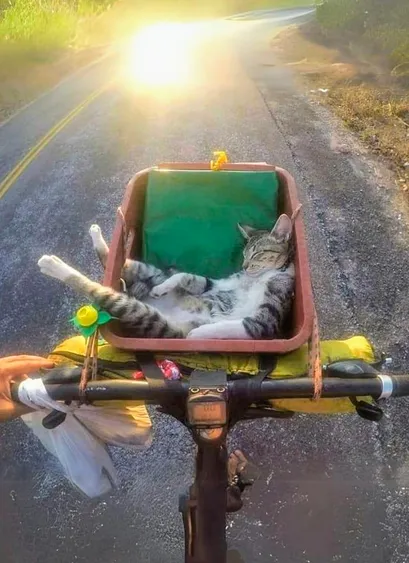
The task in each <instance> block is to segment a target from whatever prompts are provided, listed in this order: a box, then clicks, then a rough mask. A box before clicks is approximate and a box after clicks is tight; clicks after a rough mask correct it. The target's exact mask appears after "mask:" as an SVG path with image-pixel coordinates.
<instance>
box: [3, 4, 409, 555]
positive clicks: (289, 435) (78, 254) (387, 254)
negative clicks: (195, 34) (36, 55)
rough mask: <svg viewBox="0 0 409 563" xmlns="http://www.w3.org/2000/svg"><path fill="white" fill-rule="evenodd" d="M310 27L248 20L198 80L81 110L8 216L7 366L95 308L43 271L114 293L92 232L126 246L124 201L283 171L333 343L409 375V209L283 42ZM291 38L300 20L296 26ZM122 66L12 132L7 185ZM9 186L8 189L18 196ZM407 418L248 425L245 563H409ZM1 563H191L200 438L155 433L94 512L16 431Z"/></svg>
mask: <svg viewBox="0 0 409 563" xmlns="http://www.w3.org/2000/svg"><path fill="white" fill-rule="evenodd" d="M294 15H297V16H299V15H301V12H294V11H292V12H280V13H278V14H271V13H270V14H267V15H265V16H264V17H263V18H261V19H255V20H251V19H244V18H243V19H242V20H241V21H231V22H229V25H228V27H227V28H226V29H225V30H224V32H223V33H222V34H221V35H217V37H216V38H214V39H213V40H209V39H206V41H207V42H206V43H205V44H204V48H203V49H201V50H200V53H198V54H197V57H198V58H197V61H196V62H197V65H196V71H197V72H196V78H195V80H194V81H193V82H192V84H190V85H189V86H186V87H185V88H183V89H179V90H178V89H177V88H176V89H165V90H162V91H161V93H159V92H158V91H157V92H154V93H148V92H146V91H144V90H138V89H137V88H132V87H130V85H129V84H128V82H127V81H126V80H122V81H118V80H116V81H114V84H113V85H111V86H109V88H108V89H107V90H106V91H105V92H104V93H102V94H101V95H100V96H99V97H98V99H97V100H95V101H94V102H93V103H91V104H89V105H88V106H87V107H86V108H85V109H83V110H82V112H81V114H80V115H79V116H78V117H76V118H75V119H73V120H72V121H71V122H70V123H69V124H68V125H67V126H66V127H65V128H64V129H63V130H62V131H61V132H60V133H59V134H58V135H57V136H55V138H53V139H52V141H51V142H50V143H49V144H48V145H47V146H46V147H45V148H44V150H43V151H41V153H40V154H39V155H38V156H37V158H35V159H34V160H33V162H31V163H30V164H29V166H28V167H27V168H26V169H25V171H24V172H23V173H22V174H21V175H20V176H19V177H18V179H17V181H16V182H15V183H14V184H13V185H12V187H10V189H9V190H8V191H7V193H6V194H5V195H4V197H3V198H2V199H1V200H0V264H1V273H0V280H1V290H0V310H1V316H0V337H1V354H2V355H4V354H6V353H13V352H14V353H15V352H37V353H38V352H42V353H45V352H46V351H48V350H50V348H51V347H52V346H53V345H54V344H55V343H57V342H58V341H59V340H61V339H62V338H63V337H65V336H67V335H69V334H70V331H71V328H70V326H69V324H68V319H69V318H70V315H71V314H72V312H73V311H74V310H75V309H76V307H77V306H78V305H79V304H80V301H79V300H78V298H77V297H76V296H75V295H74V294H73V293H72V292H71V291H70V290H68V289H65V288H64V287H62V285H60V284H59V283H58V282H55V281H53V280H50V279H48V278H43V277H41V275H40V274H39V271H38V268H37V266H36V263H37V260H38V258H39V257H40V256H41V255H42V254H44V253H47V254H49V253H54V254H57V255H58V256H60V257H61V258H63V259H65V260H67V261H68V262H70V263H72V264H73V265H74V266H76V267H78V268H79V269H81V270H82V271H83V272H85V273H87V274H89V275H91V276H94V277H95V278H96V279H98V278H99V277H100V276H101V272H100V269H99V266H98V263H97V260H96V259H95V257H94V255H93V252H92V250H91V248H90V242H89V239H88V235H87V231H88V228H89V226H90V225H91V224H92V223H94V222H98V223H99V224H100V225H101V226H102V228H103V230H104V232H105V233H106V234H107V236H108V237H109V236H110V235H111V233H112V229H113V223H114V210H115V209H116V207H117V206H118V204H119V203H120V201H121V198H122V193H123V188H124V185H125V183H126V182H127V180H128V179H129V178H130V176H131V175H132V174H133V173H134V172H135V171H137V170H139V169H142V168H144V167H146V166H149V165H152V164H155V163H157V162H159V161H161V160H203V159H204V160H208V159H209V157H210V155H211V152H212V151H213V150H216V149H220V148H222V149H226V150H227V151H228V153H229V155H230V158H231V159H232V160H238V161H243V160H249V161H251V160H253V161H264V160H265V161H267V162H273V163H278V164H280V165H281V166H283V167H285V168H287V169H288V170H290V171H291V172H292V173H293V174H294V175H295V177H296V179H297V182H298V185H299V190H300V197H301V199H302V201H303V203H304V217H305V221H306V224H307V231H308V240H309V245H310V258H311V267H312V271H313V278H314V289H315V294H316V298H317V305H318V312H319V317H320V322H321V328H322V333H323V336H324V337H326V338H343V337H346V336H349V335H352V334H360V333H363V334H366V335H367V336H368V337H369V338H370V339H371V340H372V341H373V342H374V343H375V344H376V346H377V348H378V349H379V350H383V349H384V350H387V351H389V352H390V353H391V354H392V355H393V358H394V368H395V369H396V370H397V371H400V370H401V371H402V370H405V369H408V368H409V361H408V352H407V349H408V342H409V325H408V319H409V294H408V284H407V275H408V272H409V254H408V229H407V213H406V207H405V203H404V202H403V201H402V200H401V199H400V196H399V194H398V193H397V190H396V188H395V186H394V184H393V181H392V179H391V177H390V175H389V174H388V171H387V168H386V166H385V165H384V163H382V162H380V161H377V160H374V159H373V158H371V156H370V155H369V154H367V153H366V151H365V150H364V149H363V148H362V147H360V146H359V144H358V143H357V142H356V141H355V140H354V139H353V138H352V137H351V136H350V134H349V133H347V132H345V131H344V130H343V128H342V127H341V126H340V125H339V124H338V123H337V122H336V120H334V119H333V118H332V117H331V115H330V114H329V113H328V112H327V111H326V110H325V109H324V108H322V107H320V106H318V105H316V104H314V103H313V102H311V101H310V100H309V99H308V96H307V95H306V91H305V88H304V87H303V86H301V85H300V84H299V83H298V82H297V81H296V79H295V77H294V75H293V74H292V71H291V70H290V69H289V68H288V67H287V68H286V67H283V66H282V65H280V63H279V62H278V61H276V60H274V59H273V56H272V54H271V53H270V52H269V48H268V39H269V38H270V37H271V36H272V35H273V34H274V33H275V32H276V31H278V30H279V29H280V27H281V26H283V25H285V24H286V23H288V22H286V17H293V16H294ZM289 21H291V23H293V22H294V20H289ZM118 60H119V59H118V57H115V56H114V57H110V58H108V59H106V60H105V61H103V62H102V63H100V64H99V65H96V66H94V67H92V68H89V69H87V70H84V71H83V72H80V73H79V74H77V75H76V76H75V77H73V78H72V79H69V80H67V81H65V82H64V83H63V84H61V85H60V86H58V87H57V88H56V89H54V90H53V91H52V92H50V93H48V94H46V95H45V96H43V97H42V98H41V99H39V100H38V101H36V102H35V103H34V104H32V105H31V106H30V107H28V108H27V109H25V110H24V111H23V112H21V113H20V114H19V115H17V116H16V117H15V118H13V119H12V120H11V121H9V122H8V123H7V124H5V125H4V126H3V127H1V128H0V178H2V177H5V176H6V175H7V174H8V173H9V172H10V170H12V169H13V167H14V166H16V164H17V163H18V162H19V161H20V160H21V159H22V158H23V157H24V155H25V154H26V153H27V152H28V151H29V150H30V148H31V147H33V146H34V145H35V144H36V143H37V142H38V140H39V139H40V138H42V137H43V136H44V135H45V134H46V133H47V132H48V131H49V130H50V128H52V127H53V126H54V125H55V124H56V123H57V122H58V121H59V120H61V119H62V118H63V117H64V116H65V115H67V114H68V113H69V112H70V111H71V110H72V109H73V108H74V107H75V106H77V104H79V103H81V101H82V100H83V99H85V98H86V97H87V96H89V95H90V94H92V92H93V91H95V90H96V89H98V88H100V87H103V86H104V85H105V84H106V83H107V81H108V80H110V79H111V78H112V77H113V76H115V75H116V73H117V68H118V65H119V62H118ZM0 181H1V180H0ZM408 407H409V405H408V403H407V402H406V401H403V400H402V401H399V402H398V401H397V402H395V403H394V404H391V405H390V406H389V407H388V409H387V411H386V417H385V418H384V420H383V421H382V423H381V424H379V425H374V424H371V423H369V422H364V421H362V420H360V419H358V418H357V417H347V418H345V417H338V416H335V417H332V418H324V417H322V418H320V417H317V418H313V417H308V416H300V417H297V418H294V419H293V420H290V421H277V422H275V421H265V422H253V423H246V424H242V425H241V426H239V427H237V428H236V429H235V431H234V432H233V434H232V440H231V442H232V446H236V445H240V446H241V447H243V448H244V449H245V451H246V452H247V453H248V454H249V456H250V457H251V459H252V460H253V461H254V462H255V463H256V464H258V466H259V467H260V470H261V476H260V479H259V480H258V481H257V483H256V484H255V485H254V487H253V488H252V490H251V492H250V493H249V494H248V496H247V499H246V507H245V510H243V511H242V512H240V513H239V514H237V515H235V516H234V517H233V518H232V519H231V520H230V521H229V526H228V538H229V547H230V549H231V551H232V553H231V554H230V558H231V561H239V560H241V561H242V562H246V563H266V562H271V563H276V562H280V563H330V562H345V563H353V562H359V563H369V562H371V563H385V562H388V563H389V562H390V563H405V562H407V561H408V560H409V544H408V542H409V534H408V524H407V523H408V521H409V510H408V504H409V503H408V501H409V495H408V491H409V453H408V452H409V438H408V432H407V428H408V418H409V408H408ZM0 444H1V446H0V507H1V511H0V524H1V525H0V560H1V561H2V563H54V562H55V561H59V563H96V562H98V563H131V562H136V561H137V562H140V563H142V562H143V563H162V562H165V561H166V563H180V562H181V561H182V528H181V522H180V518H179V515H178V513H177V498H178V494H179V492H181V491H183V490H184V489H185V488H186V486H187V485H188V484H189V482H190V479H191V474H192V469H193V467H192V460H193V458H192V454H193V447H192V445H191V442H190V441H189V439H188V435H187V432H186V431H185V430H184V429H183V428H180V427H179V426H178V425H177V424H176V423H173V422H172V421H170V420H169V419H167V418H165V417H162V418H160V417H159V418H157V419H156V431H155V440H154V444H153V446H152V447H151V448H150V449H149V450H148V451H146V452H144V453H142V454H132V453H129V452H126V451H120V450H115V451H114V457H115V462H116V464H117V466H118V468H119V471H120V475H121V477H122V485H121V488H120V489H119V490H118V491H116V492H114V493H113V494H112V495H110V496H108V497H107V498H104V499H102V500H94V501H90V500H87V499H83V498H81V497H80V496H79V495H78V494H77V493H76V492H75V491H74V490H73V489H72V488H71V487H70V486H69V485H67V483H66V482H65V480H64V479H63V478H62V477H61V475H60V473H59V468H58V465H57V464H56V462H55V461H54V460H53V459H51V458H50V456H49V455H48V454H47V453H46V452H45V451H44V450H43V449H42V448H41V447H40V445H39V443H38V442H37V441H36V440H35V439H34V438H33V437H32V436H31V435H30V434H29V433H28V431H27V430H26V428H25V427H24V425H23V424H22V423H21V422H20V421H15V422H13V423H10V424H7V425H4V426H3V427H2V428H1V429H0Z"/></svg>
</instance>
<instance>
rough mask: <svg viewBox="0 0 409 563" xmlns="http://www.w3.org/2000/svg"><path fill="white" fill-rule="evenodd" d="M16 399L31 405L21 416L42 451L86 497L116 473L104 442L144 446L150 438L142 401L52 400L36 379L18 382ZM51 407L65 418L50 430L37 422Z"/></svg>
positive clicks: (106, 484) (105, 485) (108, 486)
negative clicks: (135, 403) (109, 403)
mask: <svg viewBox="0 0 409 563" xmlns="http://www.w3.org/2000/svg"><path fill="white" fill-rule="evenodd" d="M19 400H20V401H21V402H22V403H24V404H26V405H28V406H29V407H31V408H33V409H36V412H33V413H30V414H27V415H24V416H23V417H22V419H23V420H24V422H25V423H26V424H27V426H28V427H29V428H31V430H32V431H33V432H34V434H35V435H36V436H37V437H38V438H39V440H40V441H41V442H42V444H43V445H44V446H45V447H46V448H47V450H48V451H49V452H50V453H51V454H53V455H54V456H55V457H57V458H58V459H59V461H60V462H61V464H62V466H63V469H64V472H65V474H66V476H67V478H68V479H69V480H70V481H71V482H72V483H73V484H74V485H75V486H76V487H78V488H79V489H80V490H81V491H83V492H84V493H85V494H86V495H87V496H89V497H96V496H99V495H102V494H104V493H106V492H108V491H109V490H110V489H111V488H112V486H114V485H116V484H117V474H116V471H115V468H114V466H113V464H112V460H111V458H110V456H109V454H108V452H107V450H106V447H105V444H112V445H116V446H125V447H131V448H138V449H140V448H145V447H147V446H148V445H150V443H151V423H150V419H149V416H148V414H147V412H146V408H145V406H144V405H140V406H136V407H129V406H125V407H123V406H122V408H118V407H117V406H100V407H97V406H92V405H81V406H79V405H77V404H71V405H66V404H65V403H60V402H57V401H54V400H52V399H51V398H50V397H49V395H48V393H47V391H46V389H45V386H44V384H43V382H42V380H41V379H27V380H25V381H24V382H23V383H22V384H21V385H20V387H19ZM52 410H59V411H61V412H65V413H66V418H65V420H64V422H62V423H61V424H60V425H59V426H57V427H56V428H54V429H52V430H48V429H46V428H44V426H43V424H42V421H43V418H44V417H45V416H47V415H48V414H49V413H50V412H51V411H52Z"/></svg>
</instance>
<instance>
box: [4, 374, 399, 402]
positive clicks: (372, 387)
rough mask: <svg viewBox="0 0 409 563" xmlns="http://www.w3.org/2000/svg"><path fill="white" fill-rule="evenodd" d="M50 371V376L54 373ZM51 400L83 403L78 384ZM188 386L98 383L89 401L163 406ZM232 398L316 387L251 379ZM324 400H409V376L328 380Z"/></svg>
mask: <svg viewBox="0 0 409 563" xmlns="http://www.w3.org/2000/svg"><path fill="white" fill-rule="evenodd" d="M57 369H58V368H56V370H50V372H49V374H52V372H53V371H57ZM375 373H376V372H375ZM46 389H47V392H48V394H49V395H50V397H51V398H52V399H54V400H57V401H76V400H79V399H80V392H79V388H78V383H52V384H48V383H46ZM188 393H189V384H188V383H187V382H183V381H168V380H164V381H163V383H159V384H155V386H154V387H151V386H150V385H149V383H148V382H147V381H133V380H99V381H90V382H89V383H88V385H87V388H86V397H87V400H89V401H90V402H93V401H113V400H142V401H146V402H149V403H154V404H161V403H164V402H167V403H169V402H171V401H173V400H180V399H186V398H187V396H188ZM228 394H229V397H230V398H236V399H239V400H243V401H250V402H253V401H254V402H255V401H265V400H271V399H294V398H312V397H313V395H314V383H313V381H312V379H310V378H306V377H303V378H291V379H288V378H287V379H266V380H264V381H263V382H261V383H260V384H259V385H257V386H255V385H254V382H253V381H252V378H251V377H248V378H245V379H238V380H234V381H229V382H228ZM321 396H322V397H323V398H336V397H338V398H339V397H363V396H372V397H373V398H374V399H379V398H388V397H391V396H393V397H403V396H409V376H389V375H383V374H376V375H371V376H370V377H358V378H357V377H354V378H352V377H345V378H340V377H325V378H324V379H323V388H322V395H321ZM12 397H13V400H15V401H18V385H17V384H15V385H13V386H12Z"/></svg>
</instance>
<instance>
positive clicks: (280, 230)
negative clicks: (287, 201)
mask: <svg viewBox="0 0 409 563" xmlns="http://www.w3.org/2000/svg"><path fill="white" fill-rule="evenodd" d="M292 232H293V224H292V222H291V219H290V218H289V216H288V215H280V217H279V218H278V219H277V222H276V224H275V225H274V228H273V230H272V231H271V234H272V235H273V236H274V238H276V239H278V240H283V241H287V240H290V238H291V233H292Z"/></svg>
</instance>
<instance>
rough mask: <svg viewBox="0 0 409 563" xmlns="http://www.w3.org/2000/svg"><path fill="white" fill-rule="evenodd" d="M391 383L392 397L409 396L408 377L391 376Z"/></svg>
mask: <svg viewBox="0 0 409 563" xmlns="http://www.w3.org/2000/svg"><path fill="white" fill-rule="evenodd" d="M391 379H392V381H393V392H392V396H393V397H407V396H408V395H409V377H407V376H405V377H403V376H402V377H399V376H396V375H393V376H391Z"/></svg>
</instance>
